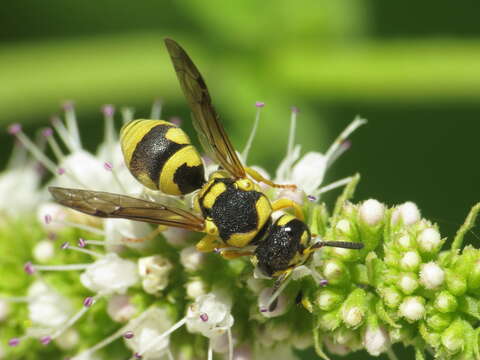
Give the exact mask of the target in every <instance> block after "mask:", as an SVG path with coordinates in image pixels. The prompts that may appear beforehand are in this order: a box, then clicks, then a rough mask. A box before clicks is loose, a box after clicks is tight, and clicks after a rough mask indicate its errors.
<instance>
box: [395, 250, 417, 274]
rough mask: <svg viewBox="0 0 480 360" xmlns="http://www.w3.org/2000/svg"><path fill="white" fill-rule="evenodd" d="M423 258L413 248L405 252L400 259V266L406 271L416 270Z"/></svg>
mask: <svg viewBox="0 0 480 360" xmlns="http://www.w3.org/2000/svg"><path fill="white" fill-rule="evenodd" d="M421 262H422V258H421V257H420V255H419V254H418V252H416V251H414V250H411V251H407V252H406V253H404V254H403V255H402V257H401V259H400V264H399V265H400V268H401V269H402V270H405V271H415V270H417V269H418V267H419V266H420V263H421Z"/></svg>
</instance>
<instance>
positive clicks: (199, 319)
mask: <svg viewBox="0 0 480 360" xmlns="http://www.w3.org/2000/svg"><path fill="white" fill-rule="evenodd" d="M186 321H187V329H188V331H190V332H198V333H201V334H202V335H203V336H206V337H208V338H213V337H216V336H220V335H222V334H224V333H225V332H226V331H227V330H228V329H230V328H231V327H232V325H233V316H232V315H231V314H230V307H229V306H228V304H226V303H225V302H223V301H221V300H220V299H219V297H218V296H217V295H216V294H214V293H209V294H206V295H202V296H200V297H199V298H198V299H197V300H196V301H195V302H194V303H193V304H191V305H190V306H189V308H188V312H187V317H186Z"/></svg>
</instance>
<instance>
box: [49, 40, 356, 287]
mask: <svg viewBox="0 0 480 360" xmlns="http://www.w3.org/2000/svg"><path fill="white" fill-rule="evenodd" d="M165 44H166V47H167V50H168V53H169V55H170V57H171V60H172V63H173V66H174V69H175V72H176V74H177V77H178V80H179V82H180V86H181V88H182V90H183V93H184V95H185V98H186V100H187V102H188V104H189V106H190V109H191V111H192V119H193V124H194V127H195V128H196V130H197V133H198V137H199V140H200V143H201V144H202V147H203V148H204V150H205V152H206V153H207V155H208V156H209V157H210V158H211V159H212V160H214V161H215V162H216V163H217V164H218V165H219V170H217V171H215V172H213V174H212V175H211V176H210V177H209V179H208V180H205V169H204V165H203V162H202V159H201V157H200V155H199V153H198V151H197V150H196V148H195V147H194V146H193V145H192V144H191V143H190V139H189V138H188V136H187V135H186V134H185V133H184V132H183V130H181V129H180V128H179V127H177V126H176V125H174V124H172V123H170V122H167V121H162V120H148V119H139V120H133V121H131V122H129V123H127V124H126V125H124V126H123V127H122V129H121V131H120V143H121V148H122V152H123V155H124V159H125V163H126V165H127V166H128V168H129V170H130V172H131V173H132V175H133V176H134V177H135V178H136V179H137V180H138V181H139V182H141V183H142V184H143V185H144V186H146V187H148V188H150V189H153V190H159V191H161V192H163V193H166V194H169V195H177V196H182V195H186V194H189V193H192V192H196V193H195V195H194V210H195V211H188V210H184V209H181V208H178V207H173V206H167V205H164V204H160V203H157V202H152V201H147V200H142V199H138V198H133V197H130V196H126V195H120V194H113V193H107V192H100V191H91V190H81V189H69V188H60V187H50V188H49V190H50V192H51V194H52V195H53V197H54V199H55V200H56V201H57V202H58V203H60V204H62V205H65V206H67V207H70V208H72V209H75V210H78V211H80V212H83V213H86V214H89V215H93V216H98V217H106V218H124V219H131V220H136V221H142V222H148V223H152V224H159V225H166V226H172V227H178V228H182V229H187V230H191V231H196V232H201V233H205V236H204V237H203V238H202V239H201V240H200V241H199V242H198V243H197V245H196V247H197V249H198V250H199V251H203V252H209V251H213V250H216V249H220V252H221V254H222V255H223V256H224V257H225V258H235V257H238V256H246V255H253V258H254V259H255V261H256V262H257V263H258V266H259V268H260V269H261V270H262V271H263V272H264V273H265V274H266V275H267V276H270V277H281V279H282V280H283V279H284V278H286V277H287V276H288V274H289V273H290V272H291V270H292V269H293V268H294V267H295V266H297V265H299V264H301V263H303V262H305V261H306V260H308V257H309V256H310V254H311V253H312V252H313V251H315V250H316V249H317V248H319V247H320V245H319V243H312V241H311V239H312V237H311V234H310V231H309V229H308V227H307V225H306V224H305V223H304V222H303V213H302V210H301V208H300V206H299V205H298V204H297V203H295V202H293V201H291V200H288V199H279V200H277V201H274V202H270V200H269V199H268V198H267V196H266V195H265V194H264V193H263V192H262V191H261V190H260V187H259V186H258V184H257V183H256V182H263V183H265V184H267V185H269V186H272V187H278V188H290V189H295V188H296V187H295V185H280V184H275V183H273V182H271V181H270V180H268V179H265V178H264V177H262V176H261V175H260V174H259V173H258V172H256V171H254V170H253V169H250V168H248V167H245V166H244V165H243V164H242V162H241V160H240V159H239V157H238V156H237V153H236V152H235V149H234V147H233V146H232V144H231V142H230V140H229V138H228V136H227V134H226V132H225V130H224V128H223V126H222V124H221V123H220V121H219V117H218V115H217V113H216V111H215V108H214V107H213V104H212V100H211V97H210V94H209V91H208V89H207V86H206V84H205V81H204V80H203V77H202V76H201V74H200V72H199V71H198V69H197V67H196V66H195V65H194V63H193V61H192V60H191V59H190V57H189V56H188V54H187V53H186V52H185V50H184V49H183V48H182V47H181V46H180V45H179V44H178V43H176V42H175V41H174V40H172V39H165ZM253 180H255V181H256V182H254V181H253ZM285 208H293V209H294V213H295V216H293V215H283V216H281V217H280V218H279V219H278V220H276V222H275V223H273V221H272V213H273V212H274V211H277V210H280V209H285ZM322 244H324V245H325V244H326V245H329V244H328V243H327V242H323V243H322ZM330 245H334V244H333V242H331V243H330ZM335 246H343V247H349V248H357V247H356V246H357V245H355V244H353V243H340V242H337V243H336V245H335ZM247 248H248V249H249V250H246V249H247ZM251 248H254V249H255V250H251ZM222 249H223V250H222Z"/></svg>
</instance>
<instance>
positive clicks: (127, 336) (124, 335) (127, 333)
mask: <svg viewBox="0 0 480 360" xmlns="http://www.w3.org/2000/svg"><path fill="white" fill-rule="evenodd" d="M134 336H135V335H134V334H133V331H127V332H125V333H124V334H123V337H124V338H125V339H132V338H133V337H134Z"/></svg>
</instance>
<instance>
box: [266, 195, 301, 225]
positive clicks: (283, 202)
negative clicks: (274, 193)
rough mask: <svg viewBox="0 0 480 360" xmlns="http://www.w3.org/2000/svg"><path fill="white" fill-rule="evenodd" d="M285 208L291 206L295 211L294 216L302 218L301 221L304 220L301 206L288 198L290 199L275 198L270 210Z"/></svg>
mask: <svg viewBox="0 0 480 360" xmlns="http://www.w3.org/2000/svg"><path fill="white" fill-rule="evenodd" d="M287 208H293V211H294V212H295V216H296V217H297V218H298V219H299V220H302V221H304V220H305V218H304V216H303V211H302V207H301V206H300V205H299V204H298V203H296V202H295V201H293V200H290V199H278V200H275V201H274V202H273V203H272V210H273V211H277V210H281V209H287Z"/></svg>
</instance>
